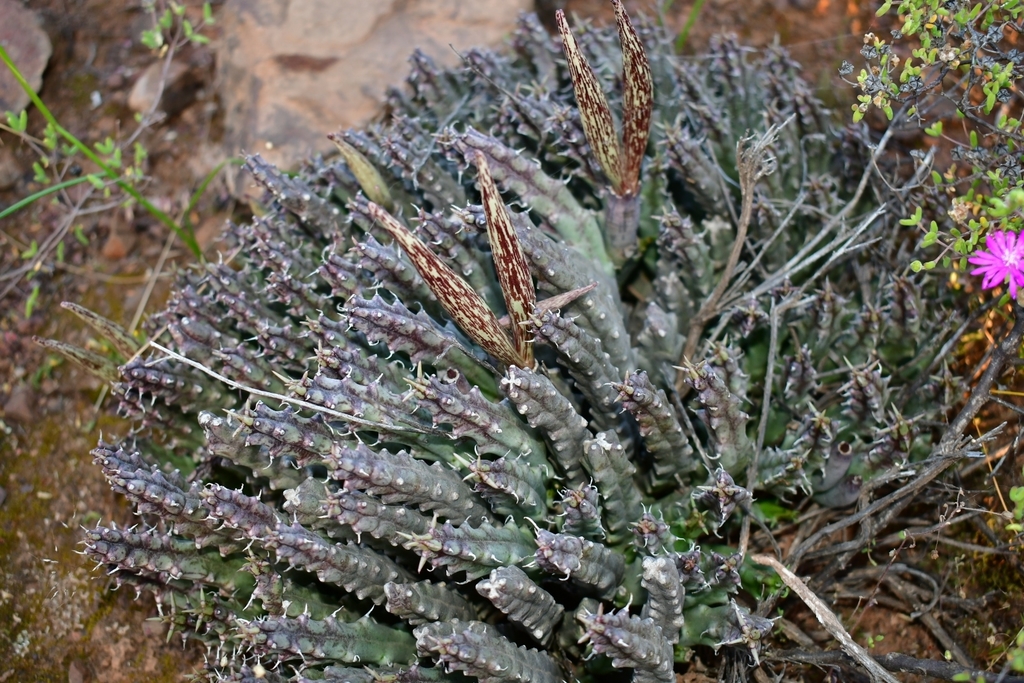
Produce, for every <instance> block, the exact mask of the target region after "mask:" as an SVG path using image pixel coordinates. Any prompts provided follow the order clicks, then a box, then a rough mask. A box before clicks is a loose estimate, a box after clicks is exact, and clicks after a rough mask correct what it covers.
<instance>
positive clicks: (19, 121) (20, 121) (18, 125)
mask: <svg viewBox="0 0 1024 683" xmlns="http://www.w3.org/2000/svg"><path fill="white" fill-rule="evenodd" d="M5 114H6V115H7V125H9V126H10V127H11V130H13V131H14V132H15V133H24V132H25V129H26V128H28V110H27V109H22V110H21V113H20V114H18V115H17V116H15V114H14V112H5Z"/></svg>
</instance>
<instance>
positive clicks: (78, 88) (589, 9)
mask: <svg viewBox="0 0 1024 683" xmlns="http://www.w3.org/2000/svg"><path fill="white" fill-rule="evenodd" d="M556 4H561V5H563V6H565V7H566V9H567V10H568V11H570V12H577V13H579V14H580V15H582V16H590V17H593V18H594V20H595V21H608V19H609V17H610V15H611V11H610V7H609V6H608V4H607V3H605V2H604V0H570V1H569V2H566V3H555V2H552V1H551V0H546V1H541V0H538V2H537V5H539V6H540V7H539V8H538V9H540V10H541V11H542V12H543V13H544V14H545V15H546V16H550V14H551V12H552V10H553V7H554V6H555V5H556ZM865 4H866V3H865ZM656 5H657V3H655V2H652V1H650V0H638V1H636V2H627V6H628V7H629V9H630V11H631V12H637V11H640V10H641V9H645V10H647V11H657V6H656ZM661 5H662V15H663V18H664V21H665V22H666V24H667V25H669V26H670V27H671V28H672V29H673V30H676V31H678V30H681V29H682V27H683V26H684V25H685V23H686V20H687V17H688V16H689V13H690V10H691V7H692V5H693V3H692V2H682V1H681V0H677V1H676V2H674V3H671V2H670V3H667V5H666V4H665V3H661ZM370 6H373V7H374V8H375V9H367V8H368V7H370ZM26 7H27V9H26ZM530 9H533V2H532V0H516V1H515V2H508V1H506V0H490V1H489V2H483V1H481V2H475V3H470V2H463V1H460V0H424V1H422V2H418V3H402V2H397V1H394V2H379V3H364V2H359V0H342V1H339V0H334V1H330V2H329V1H328V0H301V1H300V0H293V1H291V2H289V1H288V0H280V1H278V2H271V1H270V0H227V1H226V2H220V3H215V4H214V16H215V18H216V20H217V21H216V23H215V24H214V25H213V26H211V27H207V29H206V30H205V34H206V35H208V36H209V37H210V38H211V39H212V41H211V43H210V44H209V45H189V46H187V47H186V48H184V49H181V50H178V51H177V53H176V54H175V56H174V59H173V61H172V62H171V66H170V68H168V70H167V72H166V75H165V76H164V77H163V78H161V76H162V75H163V74H164V61H163V60H162V59H161V57H160V55H159V54H157V53H154V51H152V50H150V49H148V48H147V47H145V46H144V45H143V44H142V43H141V42H140V37H141V36H142V34H143V31H145V30H147V29H151V28H152V19H151V16H150V14H149V13H148V12H147V11H145V7H144V6H143V5H140V4H139V3H136V2H132V1H130V0H124V2H122V1H120V0H38V1H35V2H32V3H29V4H28V5H27V6H23V5H22V4H21V3H20V2H17V0H0V27H3V28H0V41H2V44H3V45H5V46H8V47H9V49H12V50H13V49H14V48H13V45H14V42H12V41H15V39H16V41H17V44H18V47H17V50H18V52H17V60H18V62H19V64H21V65H22V67H23V68H24V69H25V70H26V71H32V72H34V73H37V76H36V78H37V80H36V81H35V82H36V83H40V84H41V89H40V95H41V96H42V98H43V100H44V101H45V102H46V103H47V104H48V106H49V107H50V108H51V110H52V111H53V113H54V115H55V116H56V117H57V119H58V120H59V121H60V122H61V123H62V125H63V126H64V127H65V128H67V129H68V130H70V131H72V132H73V133H74V134H75V135H77V136H79V137H80V138H81V139H83V140H85V141H87V142H90V143H94V142H97V141H101V140H103V139H104V138H105V137H107V136H111V137H114V138H119V139H120V138H123V137H124V136H127V135H131V134H132V131H134V118H133V116H134V113H135V112H148V111H150V110H153V109H155V110H162V111H164V112H165V113H166V116H165V117H164V118H163V119H162V120H161V121H159V122H157V123H155V124H154V125H152V126H150V127H148V128H147V129H146V130H145V131H143V132H142V134H141V135H140V136H139V138H138V140H139V142H140V143H142V144H143V145H144V146H145V147H146V149H147V152H148V157H147V159H146V162H145V166H146V171H147V174H148V175H149V177H150V179H149V180H148V181H147V182H146V184H145V186H144V188H143V189H144V193H145V194H146V196H147V197H149V198H150V199H152V200H153V201H154V203H155V204H156V205H157V206H158V207H160V208H162V209H163V210H165V211H167V212H168V213H169V214H171V215H173V216H176V217H180V216H181V215H182V213H183V212H184V211H185V207H186V206H188V204H189V197H190V195H191V194H192V193H193V192H194V191H195V189H196V188H197V187H198V185H199V184H200V182H201V180H202V179H203V178H204V177H205V176H206V175H207V174H208V173H209V172H210V171H211V170H212V169H214V168H215V167H216V166H217V165H218V164H219V163H220V162H222V161H224V160H225V159H230V158H233V157H235V156H237V154H238V153H239V152H240V151H248V152H255V151H258V152H260V153H261V154H263V155H264V156H267V157H269V158H271V159H273V160H275V161H277V162H280V163H283V164H285V165H287V163H288V162H289V161H290V160H294V159H297V158H299V156H300V155H302V154H305V153H308V152H309V151H311V150H317V149H324V147H323V144H324V141H325V140H324V137H323V136H324V134H325V133H327V132H330V131H332V130H335V129H337V128H339V127H343V126H350V125H356V124H358V123H360V122H363V121H366V120H367V119H369V118H371V117H372V116H373V115H374V112H375V110H376V107H377V106H378V103H379V102H380V98H381V96H382V94H383V92H384V88H385V87H387V86H389V85H392V86H397V85H400V83H401V80H402V74H403V73H404V70H405V66H404V64H405V58H406V56H407V54H408V53H409V52H410V51H411V49H412V48H413V47H415V46H419V47H421V48H423V49H425V50H427V51H428V52H429V53H430V54H432V56H434V57H435V58H437V59H439V60H441V61H445V62H447V63H455V62H456V61H457V60H458V55H457V54H456V53H457V51H458V50H460V49H464V48H466V47H469V46H472V45H477V44H495V43H497V42H499V41H500V39H501V37H502V36H503V35H505V34H507V33H508V32H509V31H510V29H511V27H512V25H513V23H514V21H515V16H516V13H517V12H518V11H520V10H530ZM870 11H871V8H865V7H861V3H858V2H856V1H855V0H812V1H808V0H708V2H706V3H705V6H704V8H703V10H702V12H701V14H700V17H699V20H698V22H697V23H696V25H695V28H694V29H693V32H692V33H691V36H690V38H689V41H688V44H687V45H686V48H685V51H686V52H687V53H692V52H694V51H698V50H699V49H700V48H701V47H702V46H704V45H706V44H707V43H708V41H709V40H710V37H711V36H712V35H713V34H715V33H717V32H721V31H734V32H736V33H738V34H739V35H740V37H741V39H742V40H743V41H744V42H746V43H747V44H749V45H751V46H752V47H753V48H755V49H756V48H759V47H763V46H765V45H768V44H770V43H772V42H773V41H775V40H778V41H780V42H781V43H783V44H786V45H789V46H790V47H791V49H792V51H793V53H794V55H795V56H796V57H797V58H798V59H799V60H801V61H802V62H803V63H804V64H807V65H808V66H809V68H808V72H807V73H808V77H809V79H810V80H811V82H812V83H814V84H815V85H816V88H817V92H818V94H819V97H821V98H822V99H823V100H825V101H826V102H829V103H836V102H837V100H840V101H845V100H848V99H849V98H850V95H849V92H848V89H847V88H846V87H845V86H843V85H842V84H841V83H838V84H837V81H836V77H835V73H836V67H837V66H838V64H839V62H840V61H842V60H843V59H851V60H854V59H855V57H856V53H857V50H858V49H859V46H860V40H861V38H860V36H861V35H862V34H863V32H864V31H865V30H868V29H869V28H870V25H869V20H870V19H871V17H872V16H873V15H872V14H871V12H870ZM188 15H189V16H190V17H193V18H195V19H196V20H197V21H198V20H200V19H201V17H200V15H199V9H198V8H197V7H190V8H189V10H188ZM15 18H16V19H17V20H18V21H19V22H22V23H21V24H18V25H19V26H22V28H21V29H19V30H12V27H14V26H15V25H16V24H15ZM30 80H32V79H31V78H30ZM161 81H163V88H161V87H160V86H161ZM17 93H18V91H17V89H16V88H15V87H14V86H13V85H10V84H9V83H8V82H7V80H5V78H3V77H0V103H2V106H0V109H12V110H15V111H17V110H18V109H20V107H22V106H23V104H21V103H20V102H19V101H18V100H17ZM157 97H160V99H159V100H156V98H157ZM43 127H44V122H43V120H42V118H41V117H40V116H39V114H38V112H35V111H32V112H31V113H30V115H29V117H28V131H29V132H30V133H32V134H33V135H41V132H42V130H43ZM36 161H37V156H36V154H35V153H34V152H33V150H32V148H31V146H30V145H28V144H25V143H23V142H20V141H19V140H18V139H17V138H16V137H15V136H14V135H12V134H11V133H9V132H3V133H0V209H3V208H5V207H7V206H9V205H11V204H13V203H14V202H16V201H18V200H20V199H21V198H23V197H25V196H27V195H29V194H31V193H33V192H35V191H38V190H39V189H40V188H41V187H42V186H41V185H39V184H38V183H37V182H36V181H35V180H34V175H35V171H34V170H33V163H34V162H36ZM228 168H229V169H230V168H231V167H230V166H229V167H228ZM87 170H88V169H87ZM83 187H85V186H84V185H80V186H77V187H76V188H70V189H69V190H68V194H67V196H66V197H65V200H66V201H64V202H62V203H59V204H56V205H54V204H53V203H51V202H50V201H48V200H40V201H37V202H35V203H34V204H32V205H31V206H29V207H27V208H26V209H24V210H22V211H21V212H19V213H18V214H16V215H14V216H12V217H10V218H6V219H3V220H0V292H2V294H0V683H4V682H7V681H10V682H13V681H68V682H69V683H78V682H80V681H93V680H103V681H106V682H110V683H117V682H119V681H139V680H147V681H160V680H167V681H170V680H180V675H181V674H182V673H188V672H190V671H194V670H196V669H198V668H200V667H201V666H202V661H203V652H201V651H199V650H198V649H196V648H193V647H184V648H183V647H182V645H181V641H180V640H179V639H178V638H177V637H171V638H169V639H166V638H164V637H162V636H164V635H165V634H164V627H163V625H162V624H161V623H160V622H158V621H152V620H147V618H148V617H150V616H152V614H153V613H154V606H153V604H152V601H151V600H149V599H148V598H147V597H145V596H144V597H143V598H142V599H141V600H139V601H133V597H134V594H133V593H131V592H130V591H128V590H121V591H117V592H109V591H108V590H107V583H106V582H105V581H104V578H103V576H102V575H97V574H95V573H93V571H92V567H90V566H87V564H85V563H84V562H83V560H82V558H81V557H79V556H78V555H77V554H76V552H75V551H76V549H77V544H78V543H79V541H80V533H79V529H80V527H81V526H83V525H85V526H88V525H91V524H95V523H96V521H98V520H100V519H103V520H111V519H113V520H115V521H117V522H118V523H120V524H131V523H132V518H131V515H130V513H129V512H128V510H127V509H126V508H125V507H124V505H123V503H122V501H121V500H119V499H117V498H115V497H114V496H113V494H111V493H110V492H109V489H108V487H107V485H106V483H105V482H104V481H103V479H102V477H101V476H100V474H99V472H98V470H97V469H96V468H94V467H92V465H91V459H90V456H89V455H88V453H89V450H90V448H91V447H93V446H94V445H95V443H96V441H97V439H98V438H99V436H100V435H101V434H104V433H105V434H117V433H120V432H121V431H123V429H124V426H123V425H122V424H120V423H119V422H118V420H117V419H116V417H113V416H112V415H111V411H112V409H113V408H114V405H113V402H112V401H111V400H110V399H109V397H106V394H105V392H103V391H102V389H101V387H102V383H101V382H100V381H99V380H97V379H95V378H93V377H91V376H90V375H88V374H86V373H84V372H82V371H80V370H79V369H78V368H76V367H73V366H71V365H70V364H69V363H67V362H62V361H61V360H60V358H59V357H58V356H56V355H54V354H52V353H49V352H47V351H46V350H45V349H43V348H41V347H39V346H37V345H35V344H34V343H33V342H32V336H33V335H39V336H42V337H50V338H58V339H62V340H65V341H68V342H71V343H75V344H77V345H79V346H83V347H88V346H90V345H92V346H93V347H95V345H96V343H97V342H95V340H94V338H93V335H92V334H90V332H89V331H88V330H86V329H84V328H83V326H82V325H81V324H80V323H78V322H77V320H76V319H75V318H74V317H73V316H72V315H71V314H70V313H68V312H67V311H64V310H62V309H61V308H60V307H59V303H60V302H61V301H65V300H68V301H74V302H78V303H81V304H82V305H84V306H86V307H88V308H91V309H93V310H95V311H97V312H99V313H101V314H103V315H105V316H107V317H109V318H111V319H114V320H116V321H118V322H120V323H122V324H124V325H126V326H129V325H133V324H135V321H137V320H138V318H139V317H140V316H141V315H143V314H144V313H145V312H146V311H152V310H155V309H156V308H157V307H158V305H159V303H160V301H161V297H162V293H163V292H164V290H165V288H166V286H167V283H168V281H169V278H170V275H169V274H170V273H171V272H173V270H174V268H176V267H179V266H182V265H184V264H186V263H187V262H188V261H189V258H190V257H189V255H188V252H187V250H185V249H184V248H183V247H182V246H181V243H180V242H177V241H173V240H168V231H167V229H166V228H165V227H164V226H162V225H161V224H159V223H158V222H157V221H155V220H153V219H151V218H150V217H149V216H148V215H147V214H144V213H141V212H133V211H130V210H126V209H123V208H118V207H117V206H111V207H106V208H105V209H104V210H102V211H97V212H95V213H89V214H81V215H78V216H76V217H75V220H74V221H72V222H70V223H69V222H68V221H67V215H68V210H67V206H68V202H72V203H73V202H74V201H76V199H77V198H79V197H81V194H80V193H81V192H82V188H83ZM247 189H248V185H247V183H246V182H245V180H244V179H240V178H238V177H237V176H236V175H235V174H234V173H232V172H230V171H228V172H223V173H221V174H219V175H218V176H217V178H216V179H215V181H214V182H213V183H212V184H211V185H210V187H209V189H208V190H207V191H206V192H205V193H204V194H203V196H202V198H201V200H200V201H199V202H198V204H197V205H196V206H195V207H194V208H193V209H192V211H191V212H189V219H190V220H191V222H192V223H193V224H195V225H196V226H198V233H197V234H198V239H199V241H200V244H201V245H202V246H203V247H204V248H211V247H212V245H214V243H215V241H216V237H217V233H218V231H219V229H220V226H222V225H223V223H224V221H225V220H226V219H227V218H228V217H229V216H231V214H232V212H233V211H236V210H239V209H244V208H245V206H246V192H247ZM51 238H53V239H51ZM48 240H50V241H51V242H52V245H53V246H52V248H51V249H50V250H48V251H46V250H45V249H43V248H42V246H39V245H46V244H47V241H48ZM60 241H62V242H63V244H64V246H63V247H61V249H60V251H61V253H60V257H58V254H57V248H56V244H57V242H60ZM33 243H35V244H36V245H37V246H39V251H43V252H44V253H33V252H32V246H31V245H32V244H33ZM878 614H879V612H873V613H872V614H871V617H870V619H865V620H863V621H862V622H861V624H860V626H861V630H860V631H859V632H858V633H859V634H860V635H861V636H862V637H863V636H865V634H866V636H867V637H870V636H871V634H872V633H874V634H876V635H877V634H878V633H881V632H885V633H892V634H895V633H898V632H904V633H905V634H906V637H905V638H903V639H899V638H896V637H895V636H892V637H887V638H888V639H887V640H885V641H884V646H883V645H879V647H887V648H888V647H891V648H893V649H900V648H901V647H902V651H908V652H909V651H911V650H913V652H914V654H917V655H918V656H927V655H929V654H931V655H932V656H935V652H936V648H935V646H934V645H927V644H926V643H927V642H928V641H929V637H928V635H927V634H926V633H923V632H922V633H917V632H916V631H914V630H913V629H902V628H900V627H899V626H894V623H893V621H892V619H893V618H892V617H891V616H890V617H888V622H887V623H886V621H885V618H880V617H878V616H877V615H878ZM879 619H881V620H882V623H876V621H878V620H879ZM872 620H874V621H872ZM811 626H813V624H812V625H811ZM811 626H808V628H811ZM922 643H925V645H923V646H922Z"/></svg>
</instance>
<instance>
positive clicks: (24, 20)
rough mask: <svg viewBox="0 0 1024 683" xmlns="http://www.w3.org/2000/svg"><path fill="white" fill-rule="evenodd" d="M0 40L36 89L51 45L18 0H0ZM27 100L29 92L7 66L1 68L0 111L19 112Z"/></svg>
mask: <svg viewBox="0 0 1024 683" xmlns="http://www.w3.org/2000/svg"><path fill="white" fill-rule="evenodd" d="M0 43H2V44H3V46H4V49H5V50H7V54H9V55H10V56H11V59H12V60H13V61H14V64H15V66H17V67H18V70H19V71H21V74H22V76H24V77H25V80H27V81H28V83H29V85H31V86H32V89H33V90H35V91H36V92H39V88H40V87H42V85H43V71H44V70H45V69H46V63H47V62H48V61H50V55H51V54H52V53H53V46H52V45H51V44H50V37H49V36H47V35H46V32H45V31H43V29H42V28H41V27H40V25H39V17H37V16H36V14H35V12H32V11H30V10H28V9H26V8H25V7H24V6H23V5H22V3H21V2H18V0H0ZM28 103H29V97H28V95H27V94H25V91H24V90H22V88H21V86H20V85H19V84H18V81H16V80H14V76H12V75H11V72H10V71H9V70H8V69H7V67H3V68H0V112H5V111H13V112H20V111H21V110H22V109H24V108H25V107H26V106H27V105H28Z"/></svg>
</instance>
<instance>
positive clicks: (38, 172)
mask: <svg viewBox="0 0 1024 683" xmlns="http://www.w3.org/2000/svg"><path fill="white" fill-rule="evenodd" d="M32 170H33V171H34V172H35V173H34V175H33V176H32V179H33V180H35V181H36V182H37V183H42V184H43V185H48V184H49V183H50V179H49V177H47V175H46V169H44V168H43V165H42V164H41V163H39V162H38V161H37V162H35V163H33V164H32Z"/></svg>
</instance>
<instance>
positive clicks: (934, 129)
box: [924, 121, 942, 137]
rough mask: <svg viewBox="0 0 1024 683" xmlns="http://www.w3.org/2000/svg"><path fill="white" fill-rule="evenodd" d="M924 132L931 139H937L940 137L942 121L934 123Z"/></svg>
mask: <svg viewBox="0 0 1024 683" xmlns="http://www.w3.org/2000/svg"><path fill="white" fill-rule="evenodd" d="M924 132H925V133H926V134H927V135H931V136H932V137H939V136H940V135H942V121H936V122H935V123H934V124H932V125H931V126H928V127H927V128H925V129H924Z"/></svg>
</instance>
